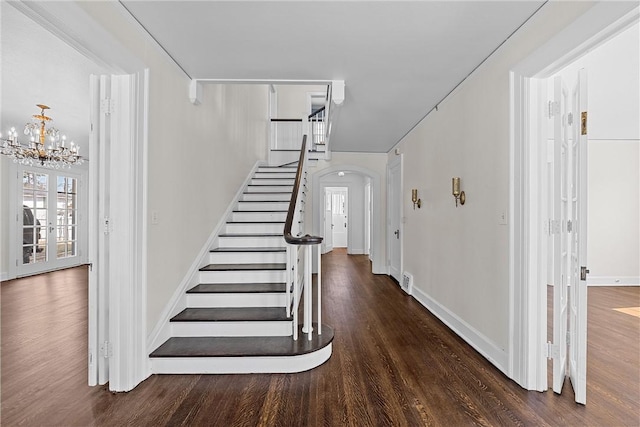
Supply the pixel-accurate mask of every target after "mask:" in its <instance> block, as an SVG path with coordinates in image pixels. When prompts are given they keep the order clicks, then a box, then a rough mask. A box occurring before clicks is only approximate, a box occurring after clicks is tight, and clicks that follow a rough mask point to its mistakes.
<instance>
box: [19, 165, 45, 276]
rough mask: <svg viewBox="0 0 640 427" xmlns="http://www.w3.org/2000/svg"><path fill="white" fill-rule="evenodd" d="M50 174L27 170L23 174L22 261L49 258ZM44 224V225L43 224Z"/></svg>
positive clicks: (31, 261) (32, 262) (26, 262)
mask: <svg viewBox="0 0 640 427" xmlns="http://www.w3.org/2000/svg"><path fill="white" fill-rule="evenodd" d="M48 184H49V175H47V174H43V173H35V172H27V171H25V172H24V173H23V176H22V194H23V198H22V263H23V264H34V263H37V262H45V261H46V260H47V233H46V224H47V197H48V195H47V190H48ZM42 224H44V227H42V226H41V225H42Z"/></svg>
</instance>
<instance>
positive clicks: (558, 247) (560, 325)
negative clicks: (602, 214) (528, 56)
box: [551, 76, 570, 393]
mask: <svg viewBox="0 0 640 427" xmlns="http://www.w3.org/2000/svg"><path fill="white" fill-rule="evenodd" d="M553 93H554V101H553V104H552V108H553V119H554V123H553V151H554V155H553V159H554V160H553V188H554V197H553V200H554V202H553V223H552V226H551V229H552V230H551V231H552V234H553V237H554V238H553V247H554V251H553V252H554V262H553V344H554V354H553V391H554V392H556V393H561V392H562V386H563V384H564V379H565V377H566V366H567V338H566V337H567V320H568V317H567V316H568V315H567V309H568V294H567V293H568V290H567V289H568V286H567V285H568V279H569V270H568V268H569V265H570V260H569V252H568V246H569V237H568V236H569V233H568V228H567V224H568V220H569V209H570V204H569V197H568V192H569V182H570V176H568V171H569V162H570V156H569V154H570V153H569V149H568V147H569V132H568V122H567V117H568V116H567V113H568V101H569V93H568V91H567V89H566V87H565V85H564V84H563V82H562V78H561V77H560V76H558V77H555V79H554V82H553Z"/></svg>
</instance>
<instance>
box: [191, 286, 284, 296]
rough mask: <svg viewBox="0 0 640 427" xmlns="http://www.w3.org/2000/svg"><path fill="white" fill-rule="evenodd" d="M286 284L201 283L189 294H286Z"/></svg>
mask: <svg viewBox="0 0 640 427" xmlns="http://www.w3.org/2000/svg"><path fill="white" fill-rule="evenodd" d="M286 286H287V285H286V283H201V284H199V285H197V286H194V287H193V288H191V289H189V290H188V291H187V293H188V294H216V293H236V294H242V293H255V294H258V293H274V292H286V290H287V289H286Z"/></svg>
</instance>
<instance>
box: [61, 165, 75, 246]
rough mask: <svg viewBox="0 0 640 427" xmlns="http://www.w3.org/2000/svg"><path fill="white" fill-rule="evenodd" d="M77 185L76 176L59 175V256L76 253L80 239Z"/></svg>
mask: <svg viewBox="0 0 640 427" xmlns="http://www.w3.org/2000/svg"><path fill="white" fill-rule="evenodd" d="M76 187H77V179H76V178H72V177H67V176H58V178H57V193H58V194H57V203H56V211H57V212H56V255H57V257H58V258H67V257H70V256H75V255H76V247H77V240H78V236H77V217H78V210H77V205H76Z"/></svg>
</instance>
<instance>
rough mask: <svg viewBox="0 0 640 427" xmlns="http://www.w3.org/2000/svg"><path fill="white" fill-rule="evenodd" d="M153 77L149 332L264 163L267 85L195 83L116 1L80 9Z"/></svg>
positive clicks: (150, 124) (150, 169)
mask: <svg viewBox="0 0 640 427" xmlns="http://www.w3.org/2000/svg"><path fill="white" fill-rule="evenodd" d="M78 4H79V5H80V6H81V7H82V8H83V9H84V10H85V11H86V12H87V13H88V14H89V15H90V16H91V17H92V18H93V19H95V20H96V21H97V22H98V23H99V24H100V25H101V26H102V27H103V28H104V29H106V30H107V31H108V32H109V33H111V34H112V35H113V36H114V37H116V38H117V39H118V40H120V42H121V43H122V44H123V45H124V46H127V47H128V49H129V50H130V51H131V52H132V54H133V55H134V56H135V57H136V58H139V59H140V60H141V61H142V62H143V63H144V64H145V66H146V67H148V68H149V70H150V73H149V75H150V85H149V86H150V87H149V104H150V111H149V156H148V168H149V174H148V186H149V187H148V210H149V213H150V214H151V213H152V212H157V215H158V219H159V221H158V224H155V225H150V226H149V230H148V290H147V295H148V304H147V324H148V325H149V328H150V329H149V330H151V329H152V327H153V325H155V324H156V322H157V321H158V319H159V317H160V314H161V312H162V310H163V309H164V307H165V305H166V304H167V303H168V302H169V300H170V298H171V296H172V295H173V293H174V292H175V290H176V288H177V287H178V285H179V284H180V282H181V280H183V278H184V277H185V275H186V274H187V271H188V269H189V267H190V266H191V264H192V263H193V262H194V259H195V257H196V255H197V254H198V252H199V251H200V250H201V249H202V247H203V245H204V244H205V243H206V240H207V239H208V237H209V235H210V233H211V232H212V230H213V229H214V227H215V226H216V225H217V224H218V222H219V221H220V220H221V219H222V218H221V216H222V214H223V213H224V212H225V210H226V209H227V207H228V205H229V203H230V202H231V201H232V198H233V196H234V195H235V193H236V192H237V191H238V188H239V186H240V185H241V184H242V183H243V181H244V180H245V178H246V176H247V174H248V173H249V171H250V170H251V168H252V167H253V165H254V164H255V162H256V161H257V160H260V159H265V157H266V144H267V141H266V135H267V114H268V112H267V107H268V96H267V92H268V89H267V86H263V85H247V86H238V85H229V86H220V85H205V86H204V87H203V95H202V103H201V105H198V106H194V105H192V104H191V103H190V102H189V99H188V96H187V95H188V87H189V79H188V78H187V77H186V76H185V75H184V74H183V73H182V72H181V71H180V70H179V69H178V68H177V67H176V66H175V65H174V64H173V63H171V62H170V60H169V59H168V58H167V57H166V55H165V54H164V53H162V52H160V50H159V49H158V48H157V47H156V46H155V45H154V43H153V42H152V41H151V40H150V39H149V38H148V37H147V36H146V35H145V34H143V33H142V32H141V31H140V29H139V28H138V27H137V26H136V25H135V24H134V23H133V22H132V21H131V19H129V18H127V17H126V15H124V14H122V13H121V9H120V8H121V6H120V5H119V4H118V3H112V2H79V3H78Z"/></svg>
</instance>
